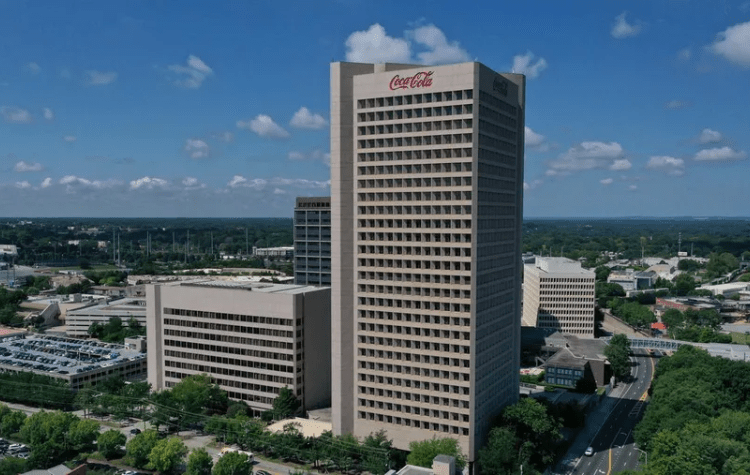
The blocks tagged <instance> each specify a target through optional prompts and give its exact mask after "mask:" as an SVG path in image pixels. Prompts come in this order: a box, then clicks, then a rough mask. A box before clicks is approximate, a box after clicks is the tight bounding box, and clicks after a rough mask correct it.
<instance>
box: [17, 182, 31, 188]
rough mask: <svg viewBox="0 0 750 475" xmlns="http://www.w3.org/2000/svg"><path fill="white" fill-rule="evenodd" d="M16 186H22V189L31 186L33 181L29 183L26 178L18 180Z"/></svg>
mask: <svg viewBox="0 0 750 475" xmlns="http://www.w3.org/2000/svg"><path fill="white" fill-rule="evenodd" d="M16 188H21V189H24V188H31V183H29V182H28V181H26V180H24V181H17V182H16Z"/></svg>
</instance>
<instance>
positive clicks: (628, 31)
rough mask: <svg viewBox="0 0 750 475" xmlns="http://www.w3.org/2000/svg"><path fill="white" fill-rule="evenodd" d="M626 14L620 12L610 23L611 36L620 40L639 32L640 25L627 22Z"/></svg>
mask: <svg viewBox="0 0 750 475" xmlns="http://www.w3.org/2000/svg"><path fill="white" fill-rule="evenodd" d="M626 16H627V12H622V13H620V14H619V15H617V16H616V17H615V23H614V24H613V25H612V30H611V31H610V34H611V35H612V38H616V39H618V40H621V39H624V38H630V37H631V36H636V35H637V34H638V33H640V32H641V26H640V25H636V24H630V23H628V21H627V19H626V18H625V17H626Z"/></svg>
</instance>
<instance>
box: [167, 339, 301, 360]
mask: <svg viewBox="0 0 750 475" xmlns="http://www.w3.org/2000/svg"><path fill="white" fill-rule="evenodd" d="M211 336H214V335H205V339H206V340H209V339H212V338H209V337H211ZM164 342H165V346H174V347H177V348H190V349H192V350H198V351H213V352H217V353H228V354H230V355H240V356H250V357H253V358H265V359H269V360H281V361H294V354H292V353H276V352H274V351H263V350H253V349H251V348H243V347H239V346H234V345H231V346H222V345H210V344H203V343H195V342H192V341H184V340H164ZM297 359H298V360H299V359H301V355H300V354H298V355H297Z"/></svg>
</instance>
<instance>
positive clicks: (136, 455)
mask: <svg viewBox="0 0 750 475" xmlns="http://www.w3.org/2000/svg"><path fill="white" fill-rule="evenodd" d="M157 442H159V435H158V434H157V433H156V431H155V430H153V429H151V430H147V431H144V432H141V433H140V434H138V435H136V436H135V437H133V438H132V439H130V440H129V441H128V443H127V445H126V446H125V448H126V449H127V457H128V459H129V462H130V463H131V464H132V465H133V466H135V467H137V468H145V467H146V465H147V464H148V462H149V460H148V456H149V454H150V453H151V450H152V449H153V448H154V446H155V445H156V443H157Z"/></svg>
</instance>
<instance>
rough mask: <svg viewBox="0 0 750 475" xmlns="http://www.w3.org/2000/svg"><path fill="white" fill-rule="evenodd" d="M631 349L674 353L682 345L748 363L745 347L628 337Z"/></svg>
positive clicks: (749, 350)
mask: <svg viewBox="0 0 750 475" xmlns="http://www.w3.org/2000/svg"><path fill="white" fill-rule="evenodd" d="M611 338H612V337H605V338H602V340H604V341H606V342H607V343H609V340H610V339H611ZM628 339H629V340H630V348H631V349H643V350H659V351H675V350H677V349H678V348H679V347H681V346H682V345H690V346H694V347H696V348H701V349H704V350H706V351H708V353H709V354H710V355H711V356H720V357H722V358H726V359H730V360H736V361H750V347H748V346H747V345H734V344H729V343H694V342H691V341H680V340H670V339H669V338H646V337H642V336H637V335H628Z"/></svg>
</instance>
